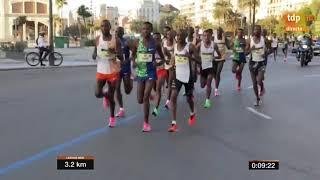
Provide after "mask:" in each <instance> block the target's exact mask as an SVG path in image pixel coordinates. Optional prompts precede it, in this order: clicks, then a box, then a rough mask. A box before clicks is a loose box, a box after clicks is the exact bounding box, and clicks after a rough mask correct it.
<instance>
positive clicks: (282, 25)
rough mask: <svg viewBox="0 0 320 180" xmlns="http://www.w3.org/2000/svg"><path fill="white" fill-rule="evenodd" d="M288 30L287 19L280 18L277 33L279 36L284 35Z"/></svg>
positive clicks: (275, 30)
mask: <svg viewBox="0 0 320 180" xmlns="http://www.w3.org/2000/svg"><path fill="white" fill-rule="evenodd" d="M285 30H286V26H285V20H284V19H283V18H280V19H279V21H278V24H276V25H275V29H274V32H275V33H277V35H278V36H282V35H283V34H284V32H285Z"/></svg>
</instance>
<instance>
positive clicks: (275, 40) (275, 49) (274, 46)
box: [271, 33, 278, 61]
mask: <svg viewBox="0 0 320 180" xmlns="http://www.w3.org/2000/svg"><path fill="white" fill-rule="evenodd" d="M271 47H272V49H273V59H274V61H276V60H277V55H278V38H277V34H276V33H273V36H272V43H271Z"/></svg>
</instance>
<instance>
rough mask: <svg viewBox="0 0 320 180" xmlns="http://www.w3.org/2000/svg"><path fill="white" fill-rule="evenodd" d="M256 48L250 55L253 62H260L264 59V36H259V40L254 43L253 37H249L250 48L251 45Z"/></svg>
mask: <svg viewBox="0 0 320 180" xmlns="http://www.w3.org/2000/svg"><path fill="white" fill-rule="evenodd" d="M253 46H254V47H255V48H258V49H256V50H252V51H251V55H252V61H254V62H262V61H264V57H263V56H264V51H265V46H266V45H265V42H264V38H263V37H262V36H261V38H260V42H259V43H258V44H256V43H255V42H254V40H253V37H252V38H251V42H250V48H252V47H253Z"/></svg>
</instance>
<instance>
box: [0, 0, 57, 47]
mask: <svg viewBox="0 0 320 180" xmlns="http://www.w3.org/2000/svg"><path fill="white" fill-rule="evenodd" d="M53 6H55V2H53ZM53 11H54V13H56V12H55V11H56V8H55V7H53ZM19 16H26V20H27V22H26V23H25V24H23V25H19V26H18V25H17V26H16V25H15V20H16V19H17V18H18V17H19ZM48 26H49V3H48V0H0V41H12V40H17V39H20V38H22V40H24V41H27V40H28V41H31V42H32V41H33V42H34V40H35V39H36V37H37V36H38V34H39V32H40V31H45V32H46V34H48V30H49V29H48Z"/></svg>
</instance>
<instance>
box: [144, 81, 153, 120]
mask: <svg viewBox="0 0 320 180" xmlns="http://www.w3.org/2000/svg"><path fill="white" fill-rule="evenodd" d="M154 83H155V80H147V81H146V83H145V88H144V96H143V111H144V122H145V123H147V124H149V112H150V99H149V98H150V94H151V91H152V88H153V86H154Z"/></svg>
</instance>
